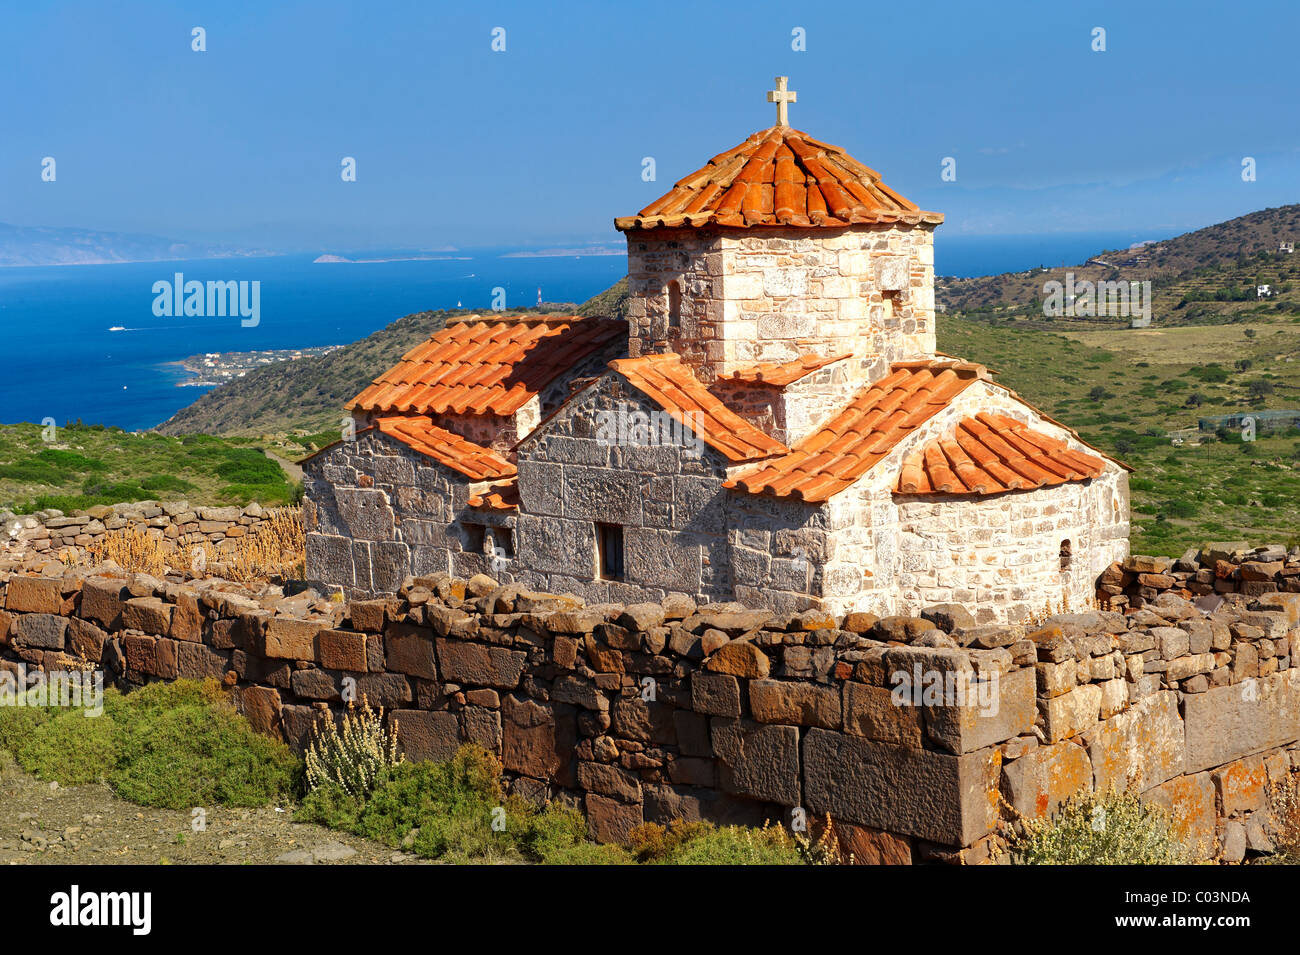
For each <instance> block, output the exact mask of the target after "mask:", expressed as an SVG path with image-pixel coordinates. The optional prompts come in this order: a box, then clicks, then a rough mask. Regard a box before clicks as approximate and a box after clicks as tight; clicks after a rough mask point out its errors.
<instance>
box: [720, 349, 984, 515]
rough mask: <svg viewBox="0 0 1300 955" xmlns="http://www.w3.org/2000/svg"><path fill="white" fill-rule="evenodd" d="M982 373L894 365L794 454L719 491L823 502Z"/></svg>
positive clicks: (950, 366)
mask: <svg viewBox="0 0 1300 955" xmlns="http://www.w3.org/2000/svg"><path fill="white" fill-rule="evenodd" d="M987 374H988V373H987V372H986V371H985V370H984V368H983V366H981V365H975V364H971V363H969V362H954V361H907V362H897V363H896V364H894V365H893V366H892V367H891V370H890V373H889V374H888V375H887V376H885V377H884V378H882V379H881V380H880V381H877V382H875V383H874V384H873V385H871V386H870V387H867V388H864V389H862V390H861V391H859V392H858V393H857V394H856V395H855V396H854V398H853V400H852V401H851V402H850V403H849V404H848V406H847V407H846V408H844V410H843V411H841V412H840V413H839V414H838V415H836V416H835V417H834V418H832V419H831V420H830V421H828V422H827V423H826V424H824V425H822V427H821V428H819V429H818V430H817V431H815V432H813V433H812V434H810V435H809V436H808V437H807V438H805V439H804V440H803V441H801V442H800V443H799V445H798V446H797V447H795V448H794V450H792V451H790V452H789V453H788V454H783V455H781V456H780V457H777V458H772V459H771V460H769V461H764V462H763V463H762V464H760V465H758V466H757V467H755V468H754V469H753V470H752V471H748V472H746V473H745V474H740V475H737V476H736V477H735V478H732V479H731V480H730V481H727V482H726V483H725V484H724V485H723V486H724V487H735V488H739V489H741V490H744V491H749V492H750V493H754V494H760V493H768V494H775V495H778V496H793V497H797V498H800V499H802V500H805V501H809V502H813V503H821V502H823V501H827V500H829V499H830V498H831V497H832V496H833V495H835V494H838V493H839V492H840V491H842V490H844V489H845V488H847V487H849V486H850V485H852V484H853V483H854V482H855V481H857V480H858V479H859V478H860V477H862V475H864V474H866V473H867V471H869V470H870V469H871V467H872V466H873V465H874V464H875V463H876V462H877V461H879V460H880V459H881V458H883V457H884V456H885V455H887V454H888V453H889V452H890V451H891V450H893V448H894V447H895V446H896V445H897V444H898V442H899V441H901V440H903V438H905V437H906V436H907V435H908V434H909V433H911V432H912V431H913V430H915V429H916V428H917V427H918V426H919V425H921V424H924V423H925V422H926V421H927V420H928V419H929V418H930V417H931V416H932V415H934V414H935V413H936V412H938V411H939V410H940V409H942V408H943V407H944V406H945V405H947V404H948V403H949V402H950V401H952V399H953V398H955V397H956V396H957V395H958V394H960V393H961V392H962V391H964V390H965V389H966V388H967V387H968V386H969V385H970V384H971V383H972V382H974V381H976V380H977V379H979V378H983V377H986V376H987Z"/></svg>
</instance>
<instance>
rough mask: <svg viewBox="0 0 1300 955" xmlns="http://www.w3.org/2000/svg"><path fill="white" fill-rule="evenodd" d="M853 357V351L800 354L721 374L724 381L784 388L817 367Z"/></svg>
mask: <svg viewBox="0 0 1300 955" xmlns="http://www.w3.org/2000/svg"><path fill="white" fill-rule="evenodd" d="M851 357H853V352H851V351H846V352H840V353H839V354H837V355H802V356H800V357H799V358H796V359H794V361H787V362H782V363H780V364H778V363H776V362H771V361H765V362H759V363H758V364H756V365H746V366H744V367H742V368H737V369H736V370H735V371H732V372H731V373H730V374H726V375H722V376H721V378H722V380H724V381H734V382H741V383H744V384H751V385H772V386H773V387H776V388H784V387H785V386H786V385H789V384H793V383H794V382H796V381H798V380H799V379H800V378H803V377H804V376H805V375H810V374H812V373H813V372H814V371H817V369H819V368H825V367H826V366H827V365H829V364H832V363H833V362H837V361H839V360H840V359H842V358H851Z"/></svg>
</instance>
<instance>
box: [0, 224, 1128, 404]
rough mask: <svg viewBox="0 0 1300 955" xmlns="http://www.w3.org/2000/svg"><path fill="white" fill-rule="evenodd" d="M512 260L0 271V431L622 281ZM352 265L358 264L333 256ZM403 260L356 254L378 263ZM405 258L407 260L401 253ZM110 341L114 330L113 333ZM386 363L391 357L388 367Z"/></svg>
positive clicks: (1051, 256)
mask: <svg viewBox="0 0 1300 955" xmlns="http://www.w3.org/2000/svg"><path fill="white" fill-rule="evenodd" d="M1133 241H1135V240H1134V238H1133V237H1132V236H1131V235H1129V234H1124V235H1119V234H1110V233H1107V234H1095V233H1094V234H1087V235H1045V236H992V237H966V236H954V237H952V238H947V237H945V236H943V234H942V232H941V233H940V234H939V236H938V237H937V241H936V244H935V267H936V271H937V272H938V273H939V274H941V275H959V276H972V275H986V274H995V273H998V272H1006V271H1012V270H1021V269H1027V268H1033V267H1035V266H1038V265H1040V264H1044V265H1059V264H1062V263H1076V262H1082V261H1084V260H1085V259H1087V258H1088V257H1089V256H1090V255H1092V254H1094V253H1096V252H1099V251H1101V250H1102V249H1104V248H1116V247H1126V246H1127V245H1129V244H1130V243H1131V242H1133ZM511 252H512V250H509V249H496V250H487V251H483V250H475V251H473V252H448V253H430V254H431V255H437V256H440V258H436V259H431V260H420V261H389V262H373V263H360V262H354V263H329V264H326V263H320V264H317V263H313V261H312V260H313V259H314V258H315V256H314V255H285V256H275V257H267V258H237V259H204V260H199V261H187V262H146V263H131V264H118V265H78V266H51V267H44V268H0V333H2V334H3V339H2V340H3V343H4V350H5V357H6V358H7V359H8V360H7V361H6V362H5V365H6V373H5V374H3V375H0V421H3V422H15V421H38V422H39V421H41V420H43V419H45V418H53V419H54V420H55V422H56V423H58V424H63V423H65V422H68V421H76V420H81V421H83V422H85V423H87V424H107V425H116V426H118V427H121V428H126V429H128V430H139V429H146V428H151V427H154V426H156V425H158V424H160V423H161V422H163V421H165V420H166V419H167V418H169V417H171V416H172V415H173V414H175V413H176V412H177V411H179V410H180V409H181V408H183V407H184V406H185V405H187V404H189V403H191V402H193V401H195V400H197V399H198V398H199V396H200V395H201V394H202V393H203V391H204V390H205V389H204V388H202V387H197V386H185V387H182V386H181V383H182V382H184V381H186V380H189V379H191V376H190V375H189V373H187V372H186V371H185V370H184V369H182V368H181V367H180V366H179V365H177V364H175V363H176V362H178V361H180V360H181V359H183V358H186V357H189V356H190V355H195V354H200V353H205V352H224V351H254V350H261V349H274V348H308V347H313V346H320V345H338V344H346V343H348V342H353V341H356V340H358V339H360V338H364V337H365V336H367V335H369V334H370V333H371V332H374V331H376V330H377V329H380V328H383V327H384V326H385V325H387V324H388V323H390V322H392V321H394V320H395V319H397V318H400V317H401V316H403V315H408V314H410V313H412V312H418V311H424V310H432V309H441V308H455V307H457V306H458V305H459V306H461V307H464V308H470V309H478V310H482V311H487V310H489V309H490V308H491V307H492V296H493V290H494V289H496V288H503V289H505V305H506V307H509V308H514V307H528V306H531V305H534V304H535V303H536V301H537V295H538V289H541V294H542V297H543V298H544V299H545V300H546V301H548V302H582V301H585V300H586V299H588V298H590V297H591V296H592V295H595V294H596V293H598V292H600V291H603V290H604V289H606V288H608V287H609V286H610V285H613V284H614V283H615V282H616V281H618V280H619V279H620V278H622V276H623V275H624V274H625V273H626V269H627V259H626V258H625V257H624V256H621V255H583V256H525V257H519V256H516V255H512V254H511ZM341 254H343V255H346V256H348V257H349V258H357V257H362V254H360V253H358V254H356V255H351V254H349V253H346V252H344V253H341ZM397 254H399V253H388V254H385V253H377V252H367V253H364V257H366V258H386V257H390V256H394V255H397ZM405 254H411V253H405ZM175 273H181V274H182V275H183V276H184V281H186V282H188V281H191V280H197V281H200V282H208V281H222V282H226V281H249V282H252V281H257V282H260V283H261V284H260V293H261V300H260V319H259V321H258V323H257V325H256V326H255V327H251V328H248V327H244V326H243V325H242V324H241V321H240V318H239V317H238V316H235V317H219V318H218V317H213V318H197V317H189V318H186V317H179V318H177V317H169V316H161V317H160V316H156V315H155V314H154V299H155V297H156V296H155V294H154V292H153V286H154V283H155V282H159V281H166V282H173V281H174V275H175ZM114 329H117V330H114ZM393 357H394V359H396V358H397V357H398V356H396V355H394V356H393Z"/></svg>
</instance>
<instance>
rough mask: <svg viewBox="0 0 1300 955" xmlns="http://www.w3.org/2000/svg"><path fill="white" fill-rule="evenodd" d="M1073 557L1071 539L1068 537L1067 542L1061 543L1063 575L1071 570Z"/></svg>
mask: <svg viewBox="0 0 1300 955" xmlns="http://www.w3.org/2000/svg"><path fill="white" fill-rule="evenodd" d="M1071 556H1072V552H1071V550H1070V538H1068V537H1067V538H1066V539H1065V540H1063V541H1061V573H1065V572H1066V571H1067V570H1069V569H1070V557H1071Z"/></svg>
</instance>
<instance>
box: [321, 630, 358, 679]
mask: <svg viewBox="0 0 1300 955" xmlns="http://www.w3.org/2000/svg"><path fill="white" fill-rule="evenodd" d="M316 652H317V657H318V658H319V660H320V665H321V666H323V667H326V668H327V669H330V670H353V671H356V672H359V673H363V672H365V670H366V635H365V634H364V633H354V632H352V631H349V630H322V631H321V632H320V633H319V634H318V635H317V637H316Z"/></svg>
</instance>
